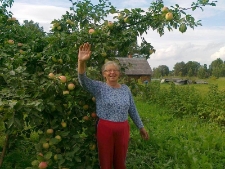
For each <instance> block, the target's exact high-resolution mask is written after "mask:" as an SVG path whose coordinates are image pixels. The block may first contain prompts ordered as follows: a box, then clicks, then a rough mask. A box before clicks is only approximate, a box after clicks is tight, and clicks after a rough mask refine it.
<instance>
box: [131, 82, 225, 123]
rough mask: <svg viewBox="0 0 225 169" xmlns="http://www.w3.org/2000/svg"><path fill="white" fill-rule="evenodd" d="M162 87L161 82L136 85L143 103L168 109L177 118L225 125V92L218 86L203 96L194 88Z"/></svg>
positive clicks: (213, 86) (210, 86)
mask: <svg viewBox="0 0 225 169" xmlns="http://www.w3.org/2000/svg"><path fill="white" fill-rule="evenodd" d="M168 85H169V87H168V88H163V87H161V84H160V82H158V81H154V82H151V83H149V84H148V85H144V84H139V85H136V86H135V87H136V91H138V93H139V96H140V98H141V99H143V101H147V102H148V103H153V104H157V105H159V106H164V107H168V108H169V110H168V112H170V113H171V114H173V115H174V116H177V117H184V116H186V115H195V116H198V117H199V118H201V119H206V120H209V121H214V122H217V123H218V124H220V125H223V126H224V125H225V111H224V110H225V107H224V104H221V103H223V102H224V101H225V100H224V99H225V90H219V89H218V85H216V84H211V85H209V86H208V87H209V89H208V91H207V92H206V93H205V94H204V95H202V94H201V93H200V92H199V91H198V90H197V89H196V88H195V87H194V86H191V85H187V86H176V85H175V84H174V83H170V84H168ZM133 92H134V91H133Z"/></svg>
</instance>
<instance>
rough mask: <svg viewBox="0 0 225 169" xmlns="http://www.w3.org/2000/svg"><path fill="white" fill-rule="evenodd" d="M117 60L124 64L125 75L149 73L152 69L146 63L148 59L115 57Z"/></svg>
mask: <svg viewBox="0 0 225 169" xmlns="http://www.w3.org/2000/svg"><path fill="white" fill-rule="evenodd" d="M116 59H118V60H119V62H120V64H121V66H126V67H128V69H125V74H126V75H151V74H152V69H151V67H150V65H149V64H148V61H147V60H146V59H143V58H123V57H119V58H116Z"/></svg>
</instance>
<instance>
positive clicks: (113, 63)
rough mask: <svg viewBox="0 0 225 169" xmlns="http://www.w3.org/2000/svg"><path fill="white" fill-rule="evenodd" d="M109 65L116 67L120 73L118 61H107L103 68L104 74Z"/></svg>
mask: <svg viewBox="0 0 225 169" xmlns="http://www.w3.org/2000/svg"><path fill="white" fill-rule="evenodd" d="M108 65H114V66H115V67H116V68H117V70H119V72H120V65H119V64H118V63H117V62H116V61H107V62H106V63H105V64H104V65H103V66H102V73H104V71H105V68H106V66H108Z"/></svg>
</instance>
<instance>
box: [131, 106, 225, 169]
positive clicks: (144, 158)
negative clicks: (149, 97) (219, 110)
mask: <svg viewBox="0 0 225 169" xmlns="http://www.w3.org/2000/svg"><path fill="white" fill-rule="evenodd" d="M137 108H138V110H139V113H140V114H141V117H142V118H143V121H144V124H145V127H146V128H147V129H148V130H149V133H150V140H148V141H144V140H142V139H141V138H140V136H139V132H138V130H137V129H136V127H135V126H134V124H133V123H131V131H132V132H131V138H132V139H131V142H130V147H129V152H128V157H127V168H129V169H136V168H137V169H138V168H141V169H145V168H146V169H151V168H152V169H164V168H165V169H167V168H171V169H200V168H204V169H211V168H215V169H224V168H225V153H224V148H225V133H224V129H223V128H222V127H220V126H218V125H217V124H215V123H209V122H205V121H202V120H200V119H198V118H197V117H194V116H190V117H186V118H184V119H180V118H174V117H173V116H172V115H171V114H168V113H166V111H167V110H165V109H163V108H158V107H156V106H155V105H147V104H146V103H142V102H137Z"/></svg>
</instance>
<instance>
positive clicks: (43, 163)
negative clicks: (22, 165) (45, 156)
mask: <svg viewBox="0 0 225 169" xmlns="http://www.w3.org/2000/svg"><path fill="white" fill-rule="evenodd" d="M38 167H39V168H40V169H45V168H47V167H48V163H47V162H46V161H42V162H40V164H39V166H38Z"/></svg>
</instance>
